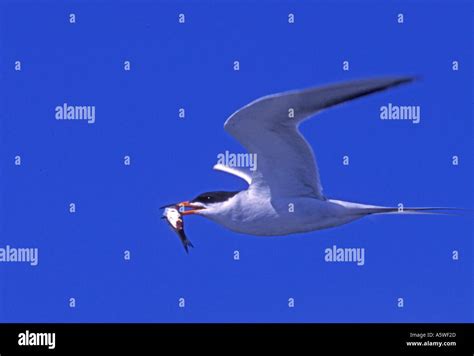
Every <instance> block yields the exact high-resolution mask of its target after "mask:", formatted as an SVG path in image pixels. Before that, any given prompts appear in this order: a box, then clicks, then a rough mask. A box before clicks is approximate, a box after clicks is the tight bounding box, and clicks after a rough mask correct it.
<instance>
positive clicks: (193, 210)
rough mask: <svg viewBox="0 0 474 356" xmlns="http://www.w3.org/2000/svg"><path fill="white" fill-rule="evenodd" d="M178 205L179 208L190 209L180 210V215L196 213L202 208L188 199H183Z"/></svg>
mask: <svg viewBox="0 0 474 356" xmlns="http://www.w3.org/2000/svg"><path fill="white" fill-rule="evenodd" d="M178 206H179V207H180V208H191V210H183V211H182V212H181V215H183V216H184V215H192V214H196V213H197V212H198V211H199V210H202V209H204V208H203V207H202V206H199V205H194V204H192V203H190V202H189V201H183V202H181V203H179V204H178Z"/></svg>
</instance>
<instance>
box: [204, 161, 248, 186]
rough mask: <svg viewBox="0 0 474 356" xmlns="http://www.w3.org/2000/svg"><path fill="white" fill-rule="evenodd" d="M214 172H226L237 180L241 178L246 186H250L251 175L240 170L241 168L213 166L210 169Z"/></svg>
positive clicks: (221, 165)
mask: <svg viewBox="0 0 474 356" xmlns="http://www.w3.org/2000/svg"><path fill="white" fill-rule="evenodd" d="M212 168H213V169H215V170H216V171H221V172H226V173H229V174H232V175H234V176H237V177H239V178H242V179H243V180H244V181H246V182H247V184H249V185H250V184H252V175H251V173H250V172H248V171H246V170H244V169H242V168H237V167H229V166H226V165H224V164H220V163H218V164H215V165H214V167H212Z"/></svg>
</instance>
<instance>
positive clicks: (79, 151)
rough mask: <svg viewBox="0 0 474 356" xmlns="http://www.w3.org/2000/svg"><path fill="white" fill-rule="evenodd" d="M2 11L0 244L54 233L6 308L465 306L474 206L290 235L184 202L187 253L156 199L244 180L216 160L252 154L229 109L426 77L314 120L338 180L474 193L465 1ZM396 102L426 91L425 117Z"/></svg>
mask: <svg viewBox="0 0 474 356" xmlns="http://www.w3.org/2000/svg"><path fill="white" fill-rule="evenodd" d="M71 13H74V14H75V16H76V23H74V24H71V23H69V14H71ZM179 13H184V14H185V16H186V23H185V24H179V23H178V14H179ZM289 13H294V14H295V23H294V24H288V21H287V18H288V14H289ZM399 13H403V14H404V23H403V24H399V23H397V14H399ZM0 16H1V18H0V50H1V52H2V53H3V54H2V57H1V59H0V66H1V75H2V78H3V82H4V87H6V88H8V90H4V91H3V95H2V99H3V102H2V114H1V126H0V128H1V131H0V135H1V136H0V137H1V141H0V148H1V150H0V152H1V155H2V160H1V166H0V167H1V171H0V174H1V182H2V184H1V189H2V204H1V205H0V217H1V220H0V247H2V246H5V245H10V246H13V247H37V248H38V249H39V264H38V266H36V267H31V266H29V265H27V264H21V263H16V264H15V263H0V281H1V284H0V292H1V294H0V302H1V303H0V305H1V309H0V320H1V321H6V322H21V321H25V322H33V321H36V322H39V321H46V322H50V321H58V322H104V321H107V322H162V321H163V322H213V321H221V322H245V321H251V322H253V321H265V322H466V321H472V317H473V314H472V311H473V304H472V303H473V283H472V282H473V278H472V276H473V263H472V257H473V256H472V238H473V219H472V216H471V217H443V216H442V217H440V216H374V217H369V218H365V219H362V220H360V221H357V222H354V223H351V224H349V225H345V226H342V227H339V228H335V229H330V230H324V231H318V232H313V233H307V234H301V235H294V236H286V237H275V238H262V237H252V236H246V235H239V234H236V233H233V232H230V231H227V230H225V229H224V228H222V227H220V226H218V225H215V224H214V223H212V222H210V221H206V220H204V219H201V218H199V217H190V218H189V219H187V220H186V224H187V225H186V230H187V234H188V236H189V238H190V239H191V241H192V242H193V244H194V246H195V248H194V249H192V250H191V251H190V254H189V255H186V254H185V253H184V251H183V248H182V246H181V245H180V243H179V240H178V239H177V237H176V236H175V235H174V234H173V233H172V232H171V231H170V230H169V228H168V226H167V225H166V224H165V223H164V222H163V221H162V220H161V219H160V218H159V217H160V210H159V209H158V208H159V207H160V206H161V205H163V204H166V203H170V202H174V201H180V200H186V199H189V198H192V197H194V196H196V195H197V194H199V193H201V192H205V191H209V190H236V189H245V183H244V182H243V181H241V180H240V179H238V178H235V177H232V176H228V175H226V174H224V173H220V172H215V171H213V170H212V169H211V168H212V166H213V165H214V164H215V163H216V160H217V155H218V154H219V153H222V152H225V150H229V151H231V152H243V148H242V147H241V146H240V145H239V144H238V143H237V142H236V141H234V140H233V138H232V137H230V136H229V135H228V134H227V133H226V132H225V131H224V130H223V123H224V121H225V119H226V118H227V116H228V115H230V114H231V113H232V112H234V111H235V110H237V109H238V108H239V107H241V106H243V105H245V104H247V103H248V102H250V101H251V100H253V99H255V98H258V97H260V96H263V95H267V94H270V93H275V92H280V91H284V90H291V89H298V88H304V87H309V86H315V85H320V84H326V83H331V82H336V81H343V80H350V79H358V78H365V77H370V76H377V75H406V74H415V75H418V76H420V77H421V78H422V79H421V80H420V81H418V82H416V83H413V84H410V85H407V86H403V87H400V88H396V89H393V90H391V91H388V92H384V93H381V94H376V95H374V96H371V97H367V98H363V99H360V100H357V101H354V102H351V103H349V104H346V105H343V106H340V107H337V108H334V109H331V110H328V111H327V112H324V113H322V114H321V115H318V117H315V118H314V119H312V120H309V121H308V122H306V123H304V124H303V125H302V127H301V129H302V132H303V134H304V135H305V137H306V138H307V140H308V141H309V142H310V143H311V144H312V146H313V148H314V151H315V153H316V156H317V160H318V165H319V168H320V172H321V180H322V184H323V187H324V191H325V194H326V195H327V196H329V197H332V198H338V199H344V200H349V201H356V202H361V203H370V204H378V205H387V206H393V205H397V204H398V203H399V202H403V203H404V204H405V205H406V206H430V205H439V206H457V207H464V208H473V204H472V200H473V195H472V189H471V187H472V180H473V156H472V138H473V128H472V97H473V96H472V77H473V73H472V53H473V52H472V43H473V38H472V5H471V4H470V3H468V2H459V1H458V2H452V1H449V2H447V1H446V2H437V3H431V2H430V3H428V2H416V3H412V2H408V1H404V2H400V3H397V4H383V5H382V4H379V3H375V2H357V3H356V2H345V3H343V4H338V3H333V4H332V3H329V2H302V3H298V4H295V3H294V2H293V1H291V2H290V1H282V2H278V3H274V2H258V3H256V2H243V3H237V2H232V3H227V4H223V3H212V4H211V3H210V2H196V1H194V2H180V3H179V4H173V3H169V2H160V3H154V4H153V3H140V4H130V3H126V2H120V3H117V4H111V3H101V4H100V5H99V4H93V3H90V2H87V3H75V4H66V3H60V2H59V3H52V2H47V3H42V4H31V3H30V4H28V3H21V4H15V3H8V4H6V5H5V4H3V5H2V12H1V15H0ZM127 60H128V61H130V63H131V70H130V71H124V61H127ZM235 60H238V61H239V62H240V70H239V71H234V70H233V62H234V61H235ZM345 60H347V61H349V65H350V70H349V71H343V70H342V62H343V61H345ZM15 61H21V71H15V70H14V67H15ZM453 61H458V62H459V70H458V71H453V70H452V63H453ZM63 103H68V104H71V105H92V106H95V107H96V121H95V123H94V124H87V123H86V122H78V121H58V120H56V119H55V117H54V109H55V107H56V106H58V105H63ZM388 103H393V104H396V105H417V106H420V110H421V121H420V123H419V124H413V123H411V122H409V121H383V120H380V118H379V111H380V107H381V106H383V105H387V104H388ZM179 108H185V110H186V117H185V118H184V119H180V118H178V110H179ZM17 155H20V156H21V158H22V164H21V166H15V165H14V157H15V156H17ZM125 155H129V156H130V157H131V165H130V166H125V165H124V164H123V157H124V156H125ZM344 155H348V156H349V157H350V165H349V166H344V165H342V157H343V156H344ZM455 155H456V156H458V157H459V165H457V166H453V164H452V157H453V156H455ZM275 169H278V162H275ZM71 202H74V203H75V204H76V212H75V213H74V214H71V213H70V212H69V211H68V207H69V204H70V203H71ZM334 245H336V246H338V247H358V248H365V264H364V266H361V267H358V266H356V265H355V264H352V263H327V262H325V261H324V251H325V249H326V248H330V247H332V246H334ZM125 250H128V251H130V254H131V259H130V260H129V261H125V260H124V258H123V254H124V251H125ZM236 250H238V251H239V252H240V260H239V261H235V260H234V259H233V255H234V251H236ZM454 250H456V251H459V256H460V258H459V260H457V261H453V259H452V253H453V251H454ZM70 298H75V301H76V306H75V308H71V307H70V306H69V301H70ZM179 298H184V299H185V305H186V306H185V308H179V306H178V300H179ZM289 298H294V300H295V307H294V308H289V307H288V300H289ZM398 298H403V299H404V307H403V308H399V307H398V306H397V300H398Z"/></svg>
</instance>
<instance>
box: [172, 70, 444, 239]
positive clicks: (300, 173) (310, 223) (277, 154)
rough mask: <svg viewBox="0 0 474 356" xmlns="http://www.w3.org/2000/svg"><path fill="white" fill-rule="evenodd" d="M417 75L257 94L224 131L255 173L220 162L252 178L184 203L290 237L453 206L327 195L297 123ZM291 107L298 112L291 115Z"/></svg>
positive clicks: (238, 225) (239, 228)
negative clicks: (251, 158) (253, 163)
mask: <svg viewBox="0 0 474 356" xmlns="http://www.w3.org/2000/svg"><path fill="white" fill-rule="evenodd" d="M412 80H413V78H410V77H397V78H374V79H366V80H358V81H351V82H345V83H339V84H334V85H329V86H324V87H318V88H310V89H306V90H301V91H290V92H285V93H279V94H274V95H269V96H265V97H262V98H260V99H257V100H255V101H253V102H251V103H250V104H248V105H246V106H244V107H243V108H241V109H239V110H238V111H236V112H235V113H234V114H232V115H231V116H230V117H229V118H228V119H227V121H226V122H225V124H224V129H225V130H226V131H227V132H228V133H229V134H231V135H232V136H233V137H234V138H235V139H236V140H237V141H239V142H240V143H241V144H242V145H243V146H244V147H245V148H246V149H247V151H248V152H249V153H252V154H256V157H257V162H258V164H257V169H256V170H255V171H250V170H245V169H242V168H235V167H228V166H224V165H219V164H218V165H216V166H214V169H217V170H220V171H224V172H227V173H230V174H233V175H236V176H238V177H240V178H242V179H244V180H245V181H246V182H247V183H248V185H249V186H248V189H246V190H243V191H237V192H222V191H219V192H208V193H204V194H201V195H199V196H198V197H196V198H195V199H193V200H191V201H185V202H181V203H179V206H180V207H183V209H186V208H191V209H192V210H187V211H184V212H183V215H191V214H196V215H200V216H203V217H206V218H209V219H211V220H213V221H215V222H217V223H219V224H221V225H223V226H225V227H226V228H228V229H230V230H232V231H235V232H239V233H244V234H250V235H258V236H272V235H287V234H294V233H303V232H308V231H313V230H320V229H326V228H330V227H334V226H339V225H342V224H346V223H348V222H351V221H354V220H357V219H360V218H362V217H364V216H367V215H371V214H388V213H396V214H398V213H400V214H426V213H429V212H430V211H431V212H433V211H435V210H447V209H449V208H440V207H422V208H404V209H402V210H401V209H399V208H398V207H384V206H376V205H366V204H359V203H352V202H347V201H341V200H334V199H328V198H327V197H325V196H324V194H323V189H322V186H321V181H320V178H319V171H318V168H317V165H316V160H315V157H314V154H313V151H312V149H311V147H310V145H309V144H308V143H307V142H306V140H305V139H304V137H303V136H302V135H301V134H300V132H299V129H298V128H299V125H300V123H301V122H302V121H304V120H305V119H308V118H310V117H312V116H314V115H315V114H317V113H319V112H320V111H322V110H323V109H326V108H329V107H332V106H335V105H338V104H341V103H344V102H346V101H349V100H352V99H355V98H358V97H361V96H365V95H368V94H371V93H374V92H378V91H382V90H385V89H387V88H391V87H394V86H397V85H400V84H403V83H408V82H411V81H412ZM289 113H292V114H293V115H289Z"/></svg>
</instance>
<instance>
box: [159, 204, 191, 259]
mask: <svg viewBox="0 0 474 356" xmlns="http://www.w3.org/2000/svg"><path fill="white" fill-rule="evenodd" d="M161 218H162V219H166V221H167V222H168V224H169V225H170V226H171V229H172V230H173V231H174V232H176V234H178V236H179V239H180V240H181V243H182V244H183V247H184V249H185V251H186V253H189V251H188V247H194V246H193V244H192V243H191V241H189V240H188V238H187V237H186V234H185V233H184V220H183V216H182V215H181V213H180V212H179V207H178V206H176V205H175V206H168V207H166V208H165V211H164V212H163V216H162V217H161Z"/></svg>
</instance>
